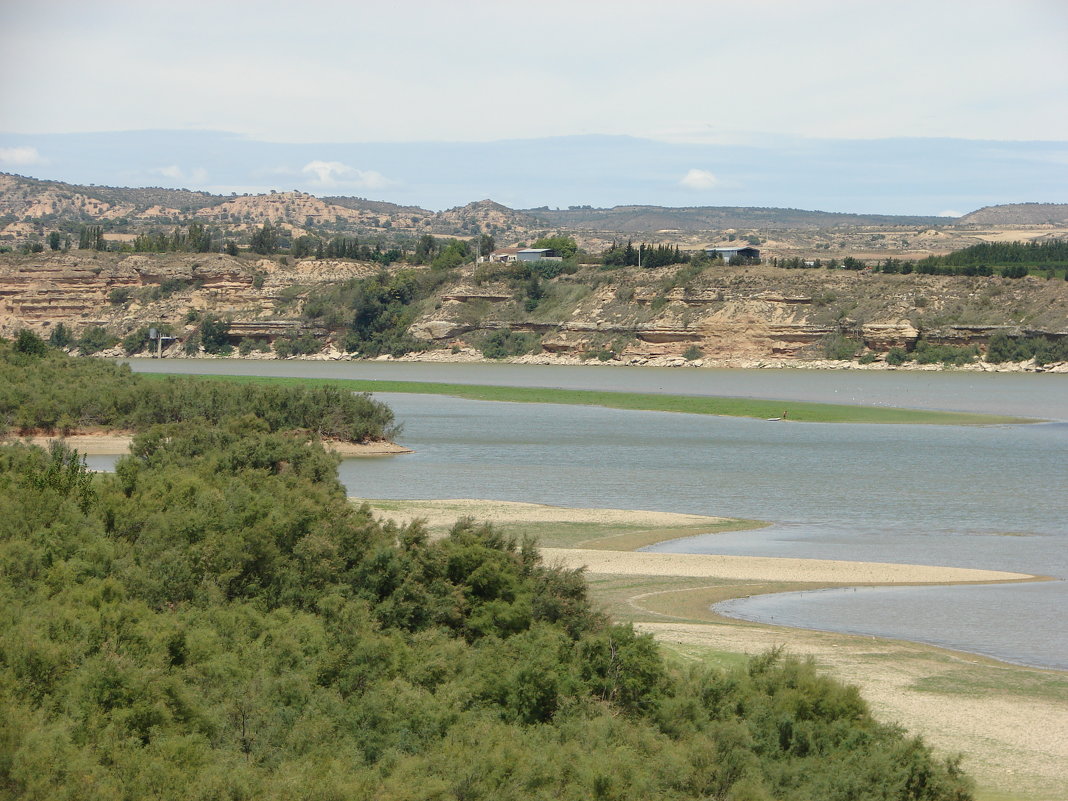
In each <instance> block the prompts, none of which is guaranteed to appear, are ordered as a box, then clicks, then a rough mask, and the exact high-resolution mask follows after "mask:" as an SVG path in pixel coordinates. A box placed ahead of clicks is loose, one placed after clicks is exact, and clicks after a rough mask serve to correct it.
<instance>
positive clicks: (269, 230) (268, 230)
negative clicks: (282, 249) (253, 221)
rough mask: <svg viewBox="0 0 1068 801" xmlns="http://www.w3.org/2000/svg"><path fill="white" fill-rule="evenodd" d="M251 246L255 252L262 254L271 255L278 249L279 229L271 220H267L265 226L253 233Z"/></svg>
mask: <svg viewBox="0 0 1068 801" xmlns="http://www.w3.org/2000/svg"><path fill="white" fill-rule="evenodd" d="M249 247H250V248H251V249H252V252H253V253H259V254H260V255H261V256H269V255H271V254H272V253H274V252H275V251H276V250H278V231H277V230H276V229H275V228H274V226H272V225H271V223H270V222H269V221H268V222H265V223H264V224H263V227H262V228H260V229H259V230H258V231H256V233H254V234H253V235H252V241H251V242H250V244H249Z"/></svg>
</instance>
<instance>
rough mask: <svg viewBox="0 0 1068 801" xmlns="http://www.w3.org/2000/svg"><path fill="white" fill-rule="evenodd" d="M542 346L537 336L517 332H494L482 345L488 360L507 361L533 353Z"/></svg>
mask: <svg viewBox="0 0 1068 801" xmlns="http://www.w3.org/2000/svg"><path fill="white" fill-rule="evenodd" d="M539 344H540V340H539V338H538V337H537V336H536V335H535V334H526V333H519V332H516V331H494V332H492V333H491V334H489V335H488V336H487V337H486V339H485V341H484V342H483V344H482V348H481V350H482V355H483V356H485V357H486V358H487V359H506V358H508V357H509V356H523V355H524V354H527V353H532V352H533V351H534V350H535V349H536V348H537V347H538V346H539Z"/></svg>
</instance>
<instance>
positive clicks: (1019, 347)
mask: <svg viewBox="0 0 1068 801" xmlns="http://www.w3.org/2000/svg"><path fill="white" fill-rule="evenodd" d="M1028 359H1034V360H1035V361H1036V362H1037V363H1038V364H1048V363H1049V362H1064V361H1068V337H1061V338H1059V339H1056V340H1054V339H1049V338H1047V337H1041V336H1037V337H1036V336H1032V337H1028V336H1020V337H1012V336H1009V335H1008V334H1003V333H997V334H994V335H993V336H992V337H990V342H989V343H988V344H987V348H986V360H987V361H988V362H992V363H994V364H1000V363H1002V362H1022V361H1027V360H1028Z"/></svg>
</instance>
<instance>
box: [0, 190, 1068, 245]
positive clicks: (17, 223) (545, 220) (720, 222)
mask: <svg viewBox="0 0 1068 801" xmlns="http://www.w3.org/2000/svg"><path fill="white" fill-rule="evenodd" d="M193 220H198V221H200V222H203V223H206V224H207V225H208V226H209V233H211V235H212V236H213V237H214V238H215V240H216V242H219V241H221V240H222V239H223V238H232V239H234V240H236V241H237V242H239V243H244V242H247V241H248V237H249V236H251V232H252V231H253V230H254V229H256V228H259V227H260V226H261V225H263V224H264V223H265V222H269V223H271V224H272V225H275V226H278V227H279V228H281V229H282V230H283V231H284V232H286V233H288V234H290V235H292V236H294V237H296V236H300V235H302V234H305V233H308V234H312V235H315V236H318V237H321V238H325V239H329V238H332V237H335V236H339V235H340V236H372V237H375V238H376V239H377V240H379V241H381V240H383V239H390V238H395V237H408V238H411V237H415V236H421V235H424V234H434V235H439V236H458V237H470V236H477V235H479V234H483V233H485V234H492V235H493V236H494V237H495V239H496V241H497V243H498V244H500V245H503V244H507V243H513V242H523V241H532V240H535V239H537V238H539V237H541V236H544V235H546V234H550V233H562V234H571V235H574V236H576V237H577V238H578V239H579V240H580V244H582V245H583V246H584V247H591V248H593V249H594V250H597V249H599V248H603V247H604V246H606V244H607V243H609V242H611V241H612V240H613V239H614V238H616V237H618V236H622V237H630V236H638V237H650V238H652V239H654V240H655V239H660V240H666V241H674V242H679V241H683V242H684V243H688V244H689V245H694V244H701V243H702V241H704V242H713V241H719V240H720V239H722V238H725V232H727V231H730V230H732V229H733V230H741V231H749V232H754V233H757V234H758V235H761V236H764V237H765V238H768V236H767V232H769V231H771V232H773V233H772V234H771V237H770V238H771V239H773V240H775V242H776V243H777V246H778V247H779V248H780V249H782V247H784V246H785V247H793V246H797V245H799V243H801V241H802V240H806V241H807V240H811V242H808V244H807V245H805V246H806V247H807V246H812V247H816V248H818V247H824V248H827V247H830V241H831V239H830V238H832V237H833V239H834V242H835V243H836V246H837V247H838V248H842V247H845V245H843V244H842V243H843V242H848V245H849V247H851V248H860V249H861V250H863V249H864V248H867V249H868V250H871V249H872V248H874V249H875V251H874V252H876V255H883V251H885V250H886V249H887V247H888V244H887V243H891V244H893V246H894V247H899V248H906V247H908V246H909V240H910V239H911V240H914V243H913V244H914V245H920V246H922V248H926V247H928V246H929V245H931V244H932V242H933V240H932V242H928V241H927V240H926V239H922V241H921V238H918V237H917V235H916V234H915V232H913V233H911V234H909V233H908V232H903V234H902V236H897V235H894V236H883V235H877V236H871V234H872V232H871V230H870V229H871V228H873V227H879V228H887V229H889V228H894V227H901V228H917V229H921V230H923V229H938V231H939V232H940V235H942V234H944V235H945V236H946V237H949V239H954V234H953V232H954V226H966V225H967V224H969V223H981V224H1005V225H1012V224H1021V223H1023V224H1034V223H1045V222H1050V221H1054V222H1058V221H1059V222H1062V223H1068V204H1039V203H1029V204H1017V205H1012V206H992V207H989V208H986V209H980V210H979V211H976V212H973V213H972V214H969V215H967V216H966V217H963V218H960V219H959V220H956V219H950V218H946V217H921V216H903V215H888V214H841V213H834V212H825V211H807V210H804V209H791V208H755V207H744V206H691V207H681V208H671V207H664V206H641V205H632V206H614V207H612V208H593V207H590V206H573V207H570V208H568V209H566V210H564V209H555V210H554V209H550V208H547V207H542V208H535V209H519V210H517V209H512V208H509V207H508V206H504V205H502V204H500V203H497V202H495V201H493V200H489V199H486V200H479V201H476V202H473V203H468V204H466V205H464V206H456V207H454V208H450V209H446V210H445V211H440V212H433V211H429V210H427V209H424V208H420V207H418V206H402V205H398V204H395V203H388V202H385V201H376V200H367V199H366V198H359V197H343V196H331V197H317V196H315V195H311V194H308V193H306V192H299V191H293V192H274V191H272V192H269V193H265V194H242V195H237V194H230V195H213V194H211V193H209V192H193V191H189V190H186V189H165V188H161V187H141V188H128V187H111V186H84V185H77V184H67V183H63V182H61V181H45V180H39V179H36V178H27V177H24V176H20V175H11V174H6V173H0V240H3V244H4V245H5V246H8V247H11V246H18V245H20V244H22V243H27V242H31V241H34V240H36V241H40V240H41V239H42V238H43V237H44V236H46V235H47V234H48V233H49V232H51V231H59V232H62V233H65V234H70V235H73V236H76V235H77V233H78V231H79V230H80V228H81V227H82V226H84V225H87V224H96V225H101V226H103V228H104V233H105V236H106V237H107V238H109V239H112V240H123V239H126V241H129V240H131V239H132V238H133V236H134V235H136V234H140V233H145V232H159V231H168V230H169V229H171V228H172V227H174V226H182V225H188V224H189V223H190V222H192V221H193ZM957 230H958V231H963V232H965V233H966V231H967V229H966V228H963V227H962V228H958V229H957ZM775 232H777V233H775ZM929 238H930V237H928V239H929ZM876 240H878V243H879V244H876ZM952 244H954V245H956V244H959V246H965V245H968V244H974V243H973V242H971V241H962V242H960V243H957V242H956V241H955V239H954V242H953V243H952ZM950 245H951V243H950V242H949V241H948V240H947V241H945V242H942V241H939V242H938V243H937V247H936V250H938V251H939V252H943V251H948V250H949V249H951V247H950ZM922 248H921V249H922Z"/></svg>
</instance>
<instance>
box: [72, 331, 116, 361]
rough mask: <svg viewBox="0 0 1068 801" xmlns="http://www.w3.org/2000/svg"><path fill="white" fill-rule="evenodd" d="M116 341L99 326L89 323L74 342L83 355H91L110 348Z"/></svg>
mask: <svg viewBox="0 0 1068 801" xmlns="http://www.w3.org/2000/svg"><path fill="white" fill-rule="evenodd" d="M118 341H119V340H118V339H117V338H116V337H113V336H112V335H111V334H109V333H108V332H107V331H106V330H105V329H104V328H102V327H101V326H99V325H91V326H89V327H88V328H86V329H85V330H84V331H82V335H81V336H80V337H79V338H78V341H77V342H76V343H75V344H77V346H78V350H79V351H80V352H81V354H82V355H83V356H92V355H93V354H94V353H99V352H100V351H102V350H105V349H106V348H110V347H111V346H113V345H114V344H115V343H116V342H118Z"/></svg>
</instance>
